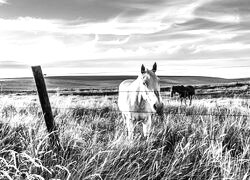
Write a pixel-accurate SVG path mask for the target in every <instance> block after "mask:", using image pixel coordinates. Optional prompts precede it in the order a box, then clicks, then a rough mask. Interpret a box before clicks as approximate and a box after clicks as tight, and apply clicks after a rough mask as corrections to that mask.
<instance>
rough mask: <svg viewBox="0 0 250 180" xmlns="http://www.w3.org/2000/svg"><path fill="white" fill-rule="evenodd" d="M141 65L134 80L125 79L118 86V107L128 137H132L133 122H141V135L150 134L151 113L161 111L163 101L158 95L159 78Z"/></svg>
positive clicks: (153, 71) (159, 112)
mask: <svg viewBox="0 0 250 180" xmlns="http://www.w3.org/2000/svg"><path fill="white" fill-rule="evenodd" d="M156 69H157V65H156V63H154V65H153V68H152V70H149V69H145V67H144V65H142V66H141V73H140V75H139V76H138V78H137V79H136V80H125V81H123V82H122V83H121V84H120V86H119V97H118V107H119V109H120V111H121V112H122V117H123V119H124V120H125V122H126V125H127V129H128V137H129V139H132V138H133V132H134V128H135V124H137V123H138V122H142V124H143V135H144V136H146V137H148V136H149V134H150V129H151V124H152V115H153V114H155V113H158V114H160V115H161V114H162V113H163V103H162V98H161V96H160V83H159V78H158V77H157V76H156V74H155V72H156Z"/></svg>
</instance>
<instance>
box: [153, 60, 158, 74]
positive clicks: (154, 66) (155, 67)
mask: <svg viewBox="0 0 250 180" xmlns="http://www.w3.org/2000/svg"><path fill="white" fill-rule="evenodd" d="M156 70H157V64H156V62H155V63H154V65H153V69H152V71H153V72H156Z"/></svg>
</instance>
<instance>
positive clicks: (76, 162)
mask: <svg viewBox="0 0 250 180" xmlns="http://www.w3.org/2000/svg"><path fill="white" fill-rule="evenodd" d="M31 81H32V80H31V79H30V80H29V82H31ZM118 81H119V82H120V81H121V80H120V79H119V80H116V83H118ZM46 82H47V83H48V85H49V84H50V83H51V84H53V83H52V81H51V82H50V81H48V79H46ZM62 82H63V79H62V81H61V83H62ZM64 82H65V81H64ZM66 82H68V83H66V84H67V85H69V86H70V85H71V84H70V82H71V83H72V84H74V81H72V80H70V79H69V80H68V81H66ZM19 83H20V82H19ZM61 83H59V84H61ZM84 83H85V84H88V83H87V82H84ZM92 83H93V82H92ZM95 83H97V84H102V83H103V81H100V82H99V83H98V82H95ZM107 83H108V82H107ZM59 84H56V85H55V87H58V86H59ZM76 84H77V86H78V83H76ZM194 84H195V83H194ZM202 84H203V83H202ZM89 85H90V84H89ZM12 86H13V87H14V86H16V85H15V84H13V85H12ZM21 87H24V85H23V84H21V83H20V89H22V88H21ZM49 87H50V85H49ZM89 87H91V86H89ZM169 87H170V86H169V84H168V86H165V87H163V89H162V90H163V92H162V96H163V99H164V104H165V106H164V112H165V113H164V117H158V116H156V117H155V118H154V123H153V133H152V134H151V136H150V138H149V139H148V140H147V141H146V140H145V139H143V138H142V137H141V126H138V127H137V129H136V135H135V136H136V137H135V139H136V140H135V141H134V142H130V141H128V140H127V138H126V128H125V127H124V125H123V120H122V118H121V114H120V113H119V111H118V108H117V89H116V87H114V88H111V90H110V89H106V88H105V89H102V88H101V89H99V88H94V90H93V88H87V89H85V88H80V87H78V88H76V89H74V88H72V89H67V88H58V89H56V90H53V89H51V93H50V101H51V106H52V109H53V114H54V117H55V121H56V123H57V128H58V130H59V138H60V141H61V144H62V147H63V150H62V151H60V153H58V154H56V153H54V152H53V147H50V146H49V144H48V134H47V131H46V127H45V123H44V120H43V116H42V112H41V108H40V105H39V100H38V97H37V95H36V94H35V93H33V92H32V93H31V92H29V91H28V92H27V91H26V90H25V91H24V92H23V93H22V92H15V93H11V92H3V93H2V94H1V95H0V126H1V128H0V136H1V141H0V162H1V165H0V179H52V178H54V179H72V180H78V179H79V180H82V179H171V180H172V179H174V180H175V179H176V180H177V179H178V180H187V179H239V180H241V179H245V180H246V179H249V178H250V172H249V169H250V151H249V149H250V138H249V137H250V121H249V120H250V99H248V95H249V83H248V82H238V81H237V82H231V81H230V82H226V83H225V82H223V83H218V82H217V83H214V84H210V85H206V84H205V83H204V84H203V85H198V84H197V85H196V92H197V94H199V95H198V96H197V97H196V99H195V100H194V102H193V105H192V106H181V105H180V102H179V101H178V100H177V99H176V98H173V99H170V98H169ZM16 88H17V90H20V89H18V87H16ZM164 88H165V89H164ZM93 92H99V93H97V94H93ZM105 92H113V94H105ZM84 93H85V94H84ZM88 93H90V94H88ZM91 93H92V94H91ZM86 95H89V96H86ZM94 95H95V96H94Z"/></svg>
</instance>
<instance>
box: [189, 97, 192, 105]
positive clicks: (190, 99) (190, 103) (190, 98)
mask: <svg viewBox="0 0 250 180" xmlns="http://www.w3.org/2000/svg"><path fill="white" fill-rule="evenodd" d="M189 101H190V102H189V106H191V105H192V96H190V97H189Z"/></svg>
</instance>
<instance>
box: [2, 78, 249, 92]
mask: <svg viewBox="0 0 250 180" xmlns="http://www.w3.org/2000/svg"><path fill="white" fill-rule="evenodd" d="M159 77H160V79H161V86H162V87H165V86H171V85H174V84H193V85H196V84H197V85H198V84H219V83H233V82H245V81H250V78H242V79H224V78H218V77H206V76H159ZM136 78H137V76H47V77H45V79H46V84H47V88H48V89H104V88H105V89H109V88H117V87H118V86H119V84H120V83H121V82H122V81H123V80H125V79H136ZM0 83H2V84H3V90H9V91H17V90H22V91H24V90H35V83H34V80H33V78H32V77H28V78H5V79H0Z"/></svg>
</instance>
